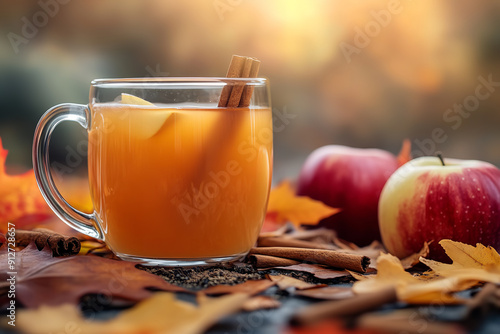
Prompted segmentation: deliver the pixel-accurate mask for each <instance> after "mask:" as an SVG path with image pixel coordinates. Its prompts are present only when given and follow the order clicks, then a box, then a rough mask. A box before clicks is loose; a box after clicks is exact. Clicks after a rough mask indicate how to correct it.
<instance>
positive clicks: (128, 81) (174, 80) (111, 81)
mask: <svg viewBox="0 0 500 334" xmlns="http://www.w3.org/2000/svg"><path fill="white" fill-rule="evenodd" d="M267 82H268V80H267V79H266V78H227V77H143V78H108V79H94V80H92V81H91V83H90V84H91V85H92V86H93V87H106V86H107V87H113V86H115V87H116V86H121V87H123V86H129V87H131V86H136V85H143V84H153V85H154V84H163V85H164V84H167V85H168V84H176V85H179V84H186V85H189V84H193V85H200V84H207V85H214V84H215V85H221V86H223V85H226V84H228V83H244V84H250V85H252V86H260V85H262V86H264V85H265V84H266V83H267Z"/></svg>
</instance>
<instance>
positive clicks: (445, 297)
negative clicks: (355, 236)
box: [353, 254, 470, 304]
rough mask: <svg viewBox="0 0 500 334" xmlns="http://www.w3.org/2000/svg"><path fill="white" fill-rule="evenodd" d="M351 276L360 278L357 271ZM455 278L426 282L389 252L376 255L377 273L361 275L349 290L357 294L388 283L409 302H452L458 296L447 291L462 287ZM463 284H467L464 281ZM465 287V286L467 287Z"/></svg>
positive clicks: (387, 285)
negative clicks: (409, 270) (404, 266)
mask: <svg viewBox="0 0 500 334" xmlns="http://www.w3.org/2000/svg"><path fill="white" fill-rule="evenodd" d="M354 278H356V279H358V280H359V279H360V277H358V275H355V276H354ZM460 283H462V282H461V281H458V280H455V281H453V280H444V279H440V280H435V281H432V282H429V281H428V280H422V279H420V278H418V277H415V276H413V275H412V274H410V273H409V272H407V271H405V270H404V268H403V265H402V264H401V261H400V260H399V259H398V258H397V257H395V256H393V255H391V254H381V255H380V256H379V257H378V259H377V274H376V275H370V276H363V279H361V280H359V281H358V282H356V283H354V286H353V291H354V293H357V294H362V293H370V292H376V291H380V290H382V289H386V288H389V287H394V288H395V289H396V292H397V295H398V299H399V300H401V301H405V302H408V303H412V304H427V303H434V302H440V303H445V304H456V303H459V302H461V300H459V299H457V298H455V297H453V296H451V295H450V293H451V292H454V291H458V290H462V288H463V287H464V286H463V285H460ZM467 287H470V285H468V286H467ZM467 287H465V288H467Z"/></svg>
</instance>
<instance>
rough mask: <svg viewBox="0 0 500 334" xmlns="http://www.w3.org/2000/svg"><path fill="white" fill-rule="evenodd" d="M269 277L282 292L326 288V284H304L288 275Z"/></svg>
mask: <svg viewBox="0 0 500 334" xmlns="http://www.w3.org/2000/svg"><path fill="white" fill-rule="evenodd" d="M267 277H268V278H269V279H270V280H271V281H273V282H275V283H276V284H278V287H279V288H280V289H281V290H286V289H288V288H295V289H297V290H306V289H313V288H319V287H325V286H326V284H314V283H307V282H304V281H302V280H300V279H297V278H293V277H290V276H286V275H267Z"/></svg>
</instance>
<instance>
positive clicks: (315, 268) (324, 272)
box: [275, 263, 349, 279]
mask: <svg viewBox="0 0 500 334" xmlns="http://www.w3.org/2000/svg"><path fill="white" fill-rule="evenodd" d="M275 269H283V270H293V271H303V272H307V273H311V274H313V275H314V277H316V278H319V279H332V278H339V277H345V276H349V273H348V272H347V270H336V269H331V268H326V267H323V266H321V265H318V264H309V263H301V264H296V265H293V266H287V267H275Z"/></svg>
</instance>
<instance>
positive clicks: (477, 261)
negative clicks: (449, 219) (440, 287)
mask: <svg viewBox="0 0 500 334" xmlns="http://www.w3.org/2000/svg"><path fill="white" fill-rule="evenodd" d="M439 244H440V245H441V247H443V248H444V250H445V252H446V254H447V255H448V256H449V257H450V259H451V260H452V261H453V264H446V263H441V262H437V261H433V260H428V259H425V258H423V257H422V258H420V262H422V263H423V264H425V265H426V266H428V267H429V268H431V269H432V270H433V271H434V272H435V273H436V274H438V275H441V276H450V275H453V274H454V273H456V272H457V271H458V270H462V269H473V268H474V269H484V270H488V271H496V272H500V255H499V254H498V252H497V251H496V250H495V249H494V248H493V247H491V246H490V247H486V246H484V245H482V244H479V243H478V244H476V247H474V246H471V245H467V244H464V243H461V242H456V241H452V240H449V239H443V240H441V241H440V242H439Z"/></svg>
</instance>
